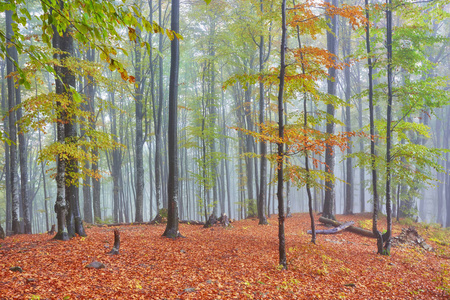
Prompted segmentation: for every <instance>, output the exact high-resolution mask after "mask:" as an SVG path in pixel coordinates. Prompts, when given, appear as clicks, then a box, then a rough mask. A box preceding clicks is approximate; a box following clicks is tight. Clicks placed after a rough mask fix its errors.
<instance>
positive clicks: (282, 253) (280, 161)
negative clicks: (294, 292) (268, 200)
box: [277, 0, 287, 269]
mask: <svg viewBox="0 0 450 300" xmlns="http://www.w3.org/2000/svg"><path fill="white" fill-rule="evenodd" d="M281 18H282V21H281V29H282V33H281V50H280V56H281V59H280V86H279V90H278V136H279V138H280V140H281V142H280V143H278V153H277V165H278V171H277V172H278V173H277V178H278V189H277V196H278V239H279V249H278V250H279V264H280V265H281V266H282V268H283V269H287V261H286V240H285V235H284V221H285V215H284V200H283V184H284V180H283V165H284V142H283V139H284V124H283V120H284V109H283V107H284V106H283V92H284V77H285V72H286V63H285V52H286V48H287V45H286V40H287V38H286V31H287V29H286V0H283V1H282V4H281Z"/></svg>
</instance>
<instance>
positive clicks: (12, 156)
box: [5, 10, 21, 234]
mask: <svg viewBox="0 0 450 300" xmlns="http://www.w3.org/2000/svg"><path fill="white" fill-rule="evenodd" d="M5 13H6V39H7V40H8V41H12V39H13V29H12V14H13V12H12V11H10V10H7V11H6V12H5ZM13 48H14V47H13V46H11V47H8V48H7V54H8V56H9V57H8V59H7V60H6V74H7V75H8V74H11V72H13V71H15V67H14V62H13V61H11V59H13V58H14V54H13V52H14V50H13ZM7 86H8V107H9V111H10V113H9V118H8V121H9V139H10V140H11V144H10V147H9V163H10V167H9V171H10V179H11V182H10V183H11V212H12V231H13V233H14V234H19V233H21V232H20V220H19V215H20V212H19V210H20V207H19V201H20V200H19V190H18V185H19V183H18V175H17V172H18V170H17V167H18V166H17V146H16V145H17V128H16V114H15V113H14V107H15V100H14V96H15V87H14V79H13V77H12V76H9V77H8V79H7Z"/></svg>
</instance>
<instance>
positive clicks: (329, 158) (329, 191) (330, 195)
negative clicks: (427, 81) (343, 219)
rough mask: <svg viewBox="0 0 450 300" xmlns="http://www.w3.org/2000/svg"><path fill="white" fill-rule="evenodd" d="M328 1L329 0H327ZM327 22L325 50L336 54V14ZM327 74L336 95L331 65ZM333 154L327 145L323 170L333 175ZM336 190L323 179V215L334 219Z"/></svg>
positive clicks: (330, 110)
mask: <svg viewBox="0 0 450 300" xmlns="http://www.w3.org/2000/svg"><path fill="white" fill-rule="evenodd" d="M327 3H330V0H327ZM331 4H332V5H333V6H336V7H337V6H338V0H331ZM326 18H327V22H328V24H329V26H330V31H328V32H327V50H328V52H330V53H331V54H334V55H337V34H338V28H337V25H338V23H337V16H330V15H327V17H326ZM328 74H329V76H330V78H329V79H328V80H327V86H328V88H327V91H328V94H329V95H332V96H336V80H337V76H336V69H335V68H333V67H331V68H329V69H328ZM327 114H328V115H329V116H331V117H334V115H335V108H334V105H333V104H327ZM334 131H335V124H334V122H332V121H330V122H327V127H326V132H327V134H334ZM335 160H336V158H335V154H334V149H333V147H332V146H327V149H326V151H325V170H326V172H327V173H329V174H330V175H331V176H334V166H335ZM335 198H336V191H335V184H334V181H333V180H330V179H326V180H325V202H324V205H323V216H324V217H326V218H330V219H334V218H335V217H334V210H335V205H336V199H335Z"/></svg>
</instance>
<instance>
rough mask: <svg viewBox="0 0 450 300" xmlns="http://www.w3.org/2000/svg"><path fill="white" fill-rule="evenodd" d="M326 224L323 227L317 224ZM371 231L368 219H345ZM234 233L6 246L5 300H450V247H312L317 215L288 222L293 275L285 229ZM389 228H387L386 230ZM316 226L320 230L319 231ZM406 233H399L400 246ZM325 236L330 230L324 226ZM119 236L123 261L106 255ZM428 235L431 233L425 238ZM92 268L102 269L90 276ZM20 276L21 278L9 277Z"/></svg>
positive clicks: (26, 239)
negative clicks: (283, 260) (281, 237)
mask: <svg viewBox="0 0 450 300" xmlns="http://www.w3.org/2000/svg"><path fill="white" fill-rule="evenodd" d="M317 219H318V217H317ZM338 219H339V220H340V221H355V222H356V224H358V221H360V222H365V221H367V220H368V219H370V214H363V215H352V216H338ZM269 222H270V225H268V226H261V225H258V221H257V220H255V219H246V220H241V221H236V222H233V223H232V227H229V228H222V227H212V228H203V227H202V226H194V225H187V224H180V232H181V233H182V234H183V235H184V236H185V237H186V238H179V239H176V240H172V239H168V238H165V237H162V236H161V235H162V233H163V232H164V229H165V225H164V224H160V225H131V226H117V227H91V228H86V231H87V234H88V236H87V237H85V238H82V237H76V238H73V239H71V240H70V241H66V242H61V241H55V240H52V239H51V237H50V236H48V235H47V234H33V235H16V236H11V237H7V238H6V239H5V240H1V241H0V245H1V247H0V299H16V298H17V299H85V298H89V299H339V298H340V299H369V298H370V299H444V298H448V297H449V295H448V292H449V289H450V286H449V282H450V275H449V270H450V268H449V260H448V257H450V255H449V254H448V253H449V252H450V251H449V249H448V246H447V245H444V246H442V245H439V244H438V243H435V242H434V241H433V239H431V241H429V243H430V244H431V245H432V247H433V248H436V250H435V251H425V250H423V249H421V248H419V247H395V248H392V252H391V256H389V257H388V256H380V255H377V254H376V241H375V240H373V239H370V238H367V237H362V236H359V235H356V234H354V233H350V232H346V231H344V232H341V233H338V234H335V235H331V236H330V235H327V236H326V238H325V237H324V236H318V237H317V245H313V244H311V243H310V239H311V236H310V235H308V234H306V231H307V230H308V229H310V228H309V227H310V224H309V215H307V214H294V215H293V217H292V218H288V219H286V249H287V259H288V270H287V271H285V270H281V268H279V267H278V226H277V225H278V222H277V218H276V216H272V218H270V219H269ZM383 222H384V223H385V220H384V219H381V220H380V222H379V223H380V224H383ZM316 224H317V223H316ZM402 227H405V226H402V225H400V224H398V223H395V224H394V236H395V235H396V234H399V233H400V232H401V230H402ZM317 228H323V226H321V225H320V223H319V224H317ZM114 229H118V230H119V231H120V233H121V248H120V254H119V255H108V252H109V250H111V248H112V242H113V238H114V233H113V230H114ZM425 234H426V233H425ZM93 262H99V263H102V264H104V266H105V267H104V268H100V269H95V268H86V266H88V265H89V264H91V263H93ZM16 267H20V268H21V269H22V271H23V272H14V271H12V270H11V268H16Z"/></svg>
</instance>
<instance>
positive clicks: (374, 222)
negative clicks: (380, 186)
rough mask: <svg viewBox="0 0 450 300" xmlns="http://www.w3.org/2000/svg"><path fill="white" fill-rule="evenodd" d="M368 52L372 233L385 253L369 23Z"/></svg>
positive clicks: (367, 11)
mask: <svg viewBox="0 0 450 300" xmlns="http://www.w3.org/2000/svg"><path fill="white" fill-rule="evenodd" d="M365 6H366V18H367V20H369V0H365ZM366 50H367V55H368V58H367V61H368V68H369V78H368V80H369V119H370V156H371V163H370V164H371V169H372V189H373V215H372V232H373V234H374V235H375V236H376V238H377V246H378V253H379V254H381V253H382V252H383V237H382V235H381V232H379V231H378V225H377V224H378V222H377V221H378V206H379V198H378V191H377V170H376V162H375V160H376V153H375V116H374V105H373V64H372V52H371V50H370V24H369V21H367V24H366Z"/></svg>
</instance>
